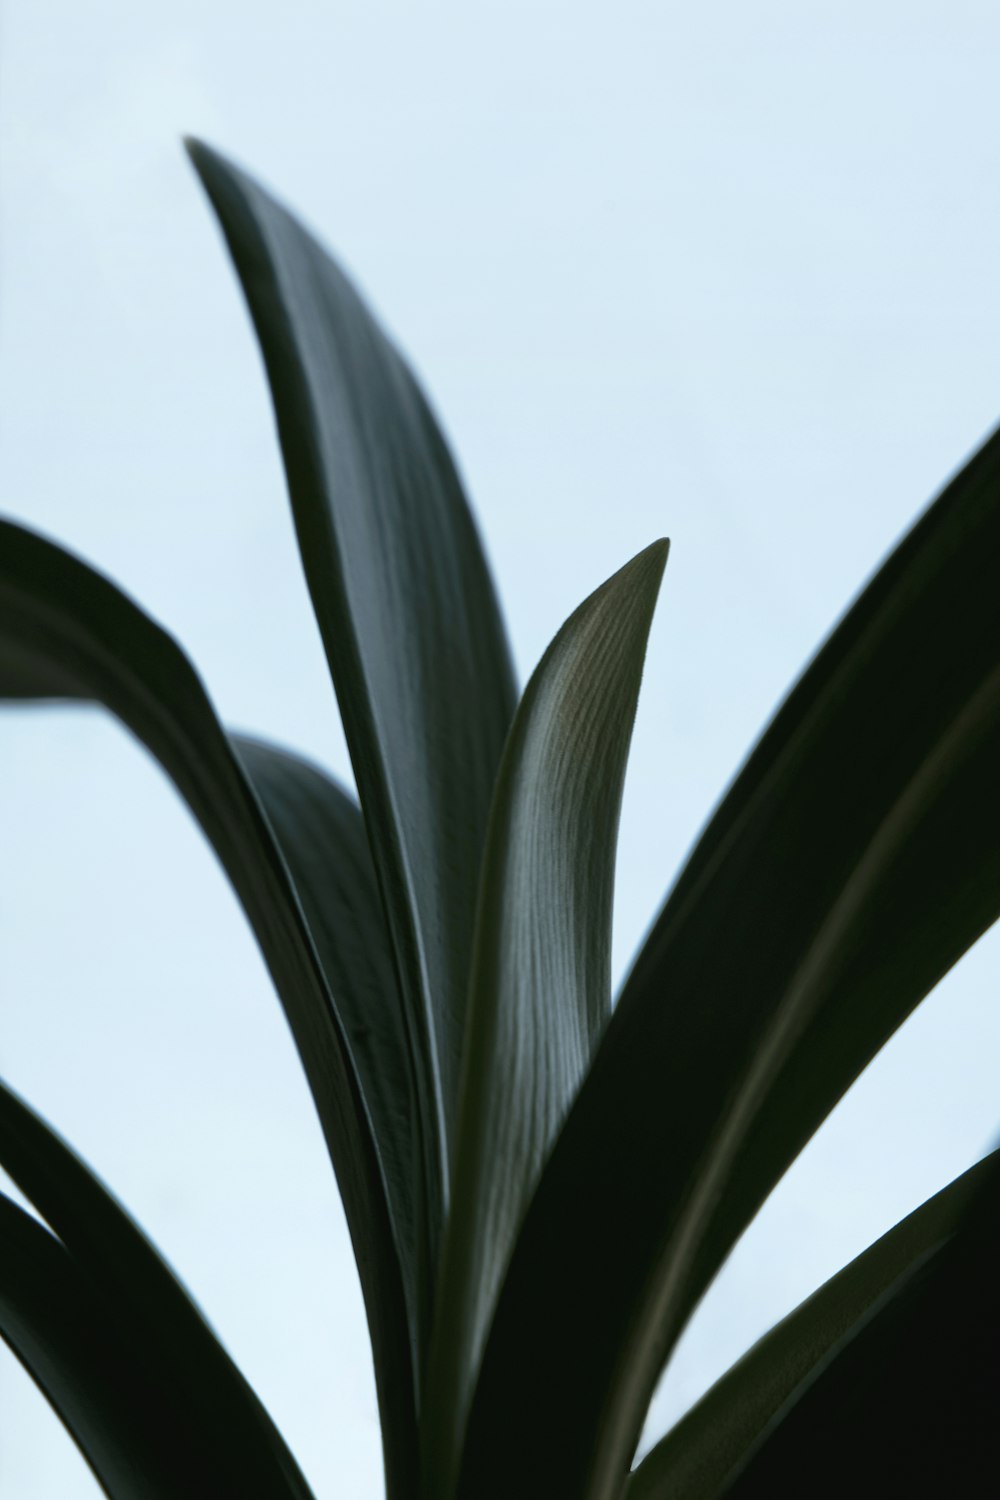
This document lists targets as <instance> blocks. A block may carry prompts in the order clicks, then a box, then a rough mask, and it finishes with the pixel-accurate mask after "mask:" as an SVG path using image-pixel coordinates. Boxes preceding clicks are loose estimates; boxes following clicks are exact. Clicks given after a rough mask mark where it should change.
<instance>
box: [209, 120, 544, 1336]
mask: <svg viewBox="0 0 1000 1500" xmlns="http://www.w3.org/2000/svg"><path fill="white" fill-rule="evenodd" d="M189 149H190V152H191V156H192V160H193V161H194V164H195V167H196V168H197V170H198V172H199V174H200V176H201V179H202V182H203V183H204V186H205V189H206V191H207V193H208V195H209V198H210V199H211V202H212V206H213V208H214V209H215V212H216V214H217V215H218V217H219V221H220V223H221V225H222V229H223V231H224V233H225V236H226V240H227V242H228V245H229V249H230V252H231V254H232V257H233V261H234V263H235V266H236V269H237V271H238V273H239V276H240V279H241V281H242V283H243V290H244V292H245V294H246V298H247V302H248V304H249V308H250V312H251V315H252V317H253V321H254V325H255V327H256V330H257V336H258V338H259V340H260V345H261V350H262V353H263V356H264V361H265V364H266V367H267V373H268V377H269V380H270V385H271V393H272V397H273V400H274V408H275V414H276V417H277V422H278V432H279V435H280V438H281V446H282V452H283V454H284V460H285V468H286V472H287V475H288V487H289V493H290V496H291V501H292V509H293V513H294V517H295V525H296V529H297V531H298V537H299V546H300V550H301V553H302V561H303V566H304V568H305V573H306V579H307V582H308V584H309V590H310V593H311V595H312V601H313V607H314V609H315V612H316V619H317V622H318V624H319V628H320V633H321V635H322V637H323V642H324V644H325V647H326V652H327V657H328V660H329V663H330V669H331V673H332V676H333V681H334V685H335V687H336V690H337V697H338V700H339V703H340V709H341V715H342V717H343V721H344V729H345V732H346V735H347V742H348V745H349V747H350V752H351V758H352V761H353V764H354V772H355V779H356V781H357V785H358V790H359V794H360V797H361V805H362V807H363V809H364V814H365V820H366V823H367V825H368V831H369V835H370V838H371V843H372V853H373V856H374V859H375V865H376V868H377V870H378V876H379V882H380V885H381V888H382V892H383V895H384V898H385V905H386V911H387V915H388V920H389V926H390V931H391V935H392V940H393V944H394V947H395V952H396V956H397V964H398V968H399V974H400V982H401V986H402V990H403V995H404V999H405V1001H406V1004H407V1007H408V1015H409V1026H410V1038H411V1047H412V1049H413V1053H414V1060H415V1066H416V1068H417V1075H418V1078H419V1081H420V1089H421V1098H420V1103H421V1107H422V1110H423V1134H424V1142H423V1147H424V1154H425V1173H426V1179H427V1181H426V1201H427V1205H428V1222H427V1224H426V1226H425V1235H426V1276H425V1299H426V1304H427V1310H428V1311H429V1304H430V1300H431V1297H432V1279H433V1274H434V1270H435V1267H436V1258H437V1242H438V1237H439V1234H440V1230H441V1224H442V1222H443V1214H444V1209H445V1204H446V1201H447V1160H448V1140H449V1136H450V1132H451V1128H452V1125H453V1120H454V1113H455V1108H456V1100H457V1089H458V1068H459V1060H460V1055H461V1043H462V1034H463V1029H464V1008H465V999H466V988H467V983H468V971H469V960H470V953H471V943H472V928H473V919H474V901H475V891H476V882H477V879H478V874H479V863H480V858H481V854H482V845H483V839H484V837H485V831H486V820H487V816H488V813H489V805H490V798H491V794H492V790H493V782H494V778H495V776H496V771H497V767H498V765H499V761H500V754H501V751H502V749H503V742H504V738H505V736H506V733H507V728H508V725H509V723H510V719H511V717H512V714H513V711H514V706H515V704H516V693H515V689H514V681H513V675H512V671H511V665H510V658H509V653H508V649H507V643H506V639H505V636H504V632H503V627H502V624H501V621H500V616H499V611H498V608H497V603H496V599H495V596H494V592H493V586H492V583H491V580H490V577H489V573H488V570H487V567H486V563H485V560H484V558H483V554H482V550H481V547H480V543H479V538H478V536H477V534H476V530H475V526H474V524H473V521H472V518H471V516H470V514H469V511H468V508H467V506H466V502H465V499H464V496H463V494H462V488H461V485H460V482H459V479H458V476H457V474H456V472H455V467H454V464H453V462H452V460H451V457H450V455H449V453H448V449H447V447H446V445H445V442H444V440H443V438H442V437H441V434H440V432H439V431H438V428H437V425H436V423H435V421H434V418H433V416H432V414H431V412H430V410H429V408H428V406H427V403H426V401H425V399H424V397H423V394H422V393H421V391H420V389H419V387H418V386H417V384H416V382H415V381H414V379H413V376H412V375H411V373H410V371H409V369H408V368H407V366H406V364H405V363H404V361H403V359H402V358H401V357H400V355H399V353H398V352H397V350H396V349H395V348H394V346H393V345H392V344H391V343H390V342H389V340H388V339H387V338H386V337H385V335H384V334H383V333H382V331H381V329H380V328H379V327H378V325H377V324H376V322H375V320H374V319H373V318H372V316H371V314H370V313H369V311H368V309H367V308H366V307H365V305H364V303H363V302H362V301H361V299H360V298H359V297H358V295H357V293H356V292H355V291H354V289H353V287H352V286H351V285H350V283H349V282H348V281H347V279H346V277H345V276H344V275H343V273H342V272H341V271H340V269H339V268H338V267H337V266H336V265H335V264H334V262H333V261H332V260H331V259H330V257H329V256H328V255H327V254H326V252H325V251H324V250H323V249H322V248H321V247H320V246H319V245H318V244H317V242H316V241H315V240H314V239H313V238H312V236H311V235H309V234H308V233H307V232H306V231H305V230H304V229H303V228H302V226H301V225H300V224H299V223H298V222H297V221H296V220H295V219H294V218H293V217H292V216H291V215H290V214H289V213H288V212H287V211H286V210H285V209H284V208H282V207H281V206H280V205H279V204H278V203H276V202H275V201H274V199H273V198H271V197H270V196H269V195H268V194H267V193H266V192H265V191H264V190H263V189H262V188H261V187H260V186H259V185H258V184H257V183H256V182H254V181H253V180H252V179H251V178H250V177H248V176H246V175H245V174H244V173H243V172H241V171H239V170H238V169H237V168H236V167H234V166H232V165H231V164H230V163H229V162H227V161H225V160H224V159H223V158H222V157H221V156H219V155H218V154H217V153H215V152H214V151H211V150H210V149H209V148H208V147H207V146H204V145H202V144H200V143H197V142H195V143H191V144H190V146H189Z"/></svg>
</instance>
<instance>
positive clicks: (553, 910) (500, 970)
mask: <svg viewBox="0 0 1000 1500" xmlns="http://www.w3.org/2000/svg"><path fill="white" fill-rule="evenodd" d="M667 545H668V544H667V543H666V542H663V541H661V542H656V543H654V544H653V546H651V547H648V548H647V549H646V550H645V551H644V552H641V553H640V554H639V555H638V557H635V558H633V559H632V561H631V562H630V563H628V564H627V565H626V566H625V567H624V568H622V569H621V570H620V571H619V572H617V573H616V574H615V575H614V576H613V577H612V578H610V579H609V580H608V582H607V583H605V584H603V585H602V586H601V588H599V589H598V590H597V591H596V592H595V593H593V594H591V596H590V597H589V599H587V600H586V601H585V602H584V603H583V604H581V605H580V607H579V609H577V610H576V611H575V612H574V613H573V614H572V615H571V616H570V618H569V619H568V620H567V622H566V624H565V625H564V626H563V627H562V629H561V630H560V631H559V633H558V635H557V636H556V637H555V639H554V640H553V642H552V644H551V645H550V646H549V648H548V650H547V651H546V653H545V655H544V656H543V658H542V660H541V662H540V664H539V666H538V668H537V669H536V671H535V673H534V675H533V676H532V678H531V681H530V682H529V683H528V686H527V688H526V690H525V694H524V697H523V699H522V700H521V705H520V707H519V708H518V711H517V714H516V716H515V718H514V724H513V727H512V729H511V733H510V738H509V739H508V741H507V748H506V750H505V751H504V757H503V761H502V763H501V767H500V774H499V777H498V779H497V786H496V793H495V796H494V802H493V810H492V813H491V816H490V826H489V833H488V837H487V843H486V853H485V856H484V860H483V875H482V884H481V888H480V896H479V913H478V920H477V927H476V943H475V952H474V959H473V967H472V977H471V984H470V992H469V1022H468V1032H467V1036H466V1051H465V1057H464V1059H463V1072H462V1106H461V1112H460V1115H459V1124H460V1129H459V1133H458V1137H457V1142H456V1154H455V1166H454V1187H455V1193H454V1199H453V1207H452V1212H451V1216H450V1218H449V1222H448V1233H447V1238H446V1241H445V1255H444V1260H443V1267H442V1276H441V1285H440V1291H439V1296H438V1304H437V1305H438V1312H437V1321H436V1324H435V1330H434V1345H433V1349H434V1357H433V1359H432V1364H431V1376H430V1386H429V1394H428V1403H427V1410H426V1423H425V1431H426V1434H427V1441H426V1442H425V1462H426V1464H427V1468H426V1472H425V1475H424V1493H425V1494H427V1495H428V1496H440V1495H447V1494H449V1493H450V1492H451V1488H452V1484H453V1481H454V1468H455V1465H456V1462H457V1459H458V1454H459V1444H460V1440H461V1434H462V1430H463V1428H464V1421H465V1415H466V1412H467V1409H468V1404H469V1399H470V1397H471V1393H472V1385H473V1382H474V1379H475V1375H476V1371H477V1368H478V1364H479V1358H480V1354H481V1351H482V1344H483V1339H484V1338H485V1334H486V1330H487V1328H488V1327H489V1320H490V1317H491V1316H492V1312H493V1307H494V1304H495V1301H496V1295H497V1291H498V1289H499V1286H500V1282H501V1279H502V1277H503V1273H504V1270H505V1269H506V1265H507V1261H508V1259H509V1257H510V1252H511V1249H512V1247H513V1243H514V1238H515V1236H516V1234H517V1230H518V1227H519V1225H520V1222H521V1219H522V1217H523V1214H524V1210H525V1207H526V1205H527V1202H528V1198H529V1197H530V1194H531V1192H532V1190H533V1188H534V1186H535V1183H536V1182H537V1180H538V1175H539V1172H540V1171H541V1167H542V1164H543V1162H544V1161H545V1158H546V1156H547V1155H548V1152H549V1148H550V1147H551V1145H552V1142H553V1140H554V1139H555V1136H556V1133H557V1131H558V1129H559V1127H560V1125H561V1124H562V1121H563V1118H564V1116H565V1114H566V1111H567V1109H568V1108H569V1105H570V1103H571V1102H572V1099H573V1096H574V1094H575V1093H576V1091H577V1089H578V1087H579V1085H580V1080H581V1079H582V1078H583V1076H584V1073H585V1072H586V1069H587V1067H588V1065H589V1062H590V1058H591V1056H592V1053H593V1050H594V1046H595V1044H596V1042H597V1039H598V1037H599V1036H600V1034H601V1032H602V1031H603V1029H604V1026H605V1024H606V1022H607V1019H608V1017H609V1015H610V1013H611V908H612V898H613V894H614V868H615V851H616V845H617V837H618V816H619V812H620V809H621V797H622V786H623V783H624V779H625V764H626V760H627V758H628V747H629V742H630V740H631V738H632V723H633V720H634V718H635V710H636V703H637V700H638V696H639V683H640V680H641V677H642V664H643V659H644V657H645V654H646V638H647V635H648V633H649V626H650V622H651V620H652V616H653V607H654V605H655V602H656V595H657V591H658V589H659V586H660V579H661V578H662V576H663V568H664V564H665V562H666V557H667Z"/></svg>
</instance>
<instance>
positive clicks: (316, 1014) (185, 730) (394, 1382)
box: [0, 522, 416, 1495]
mask: <svg viewBox="0 0 1000 1500" xmlns="http://www.w3.org/2000/svg"><path fill="white" fill-rule="evenodd" d="M0 696H7V697H21V698H25V697H34V698H51V697H59V698H80V699H88V700H95V701H97V702H100V703H103V704H104V705H105V707H107V708H109V709H110V710H111V712H112V713H114V714H116V715H117V716H118V718H119V719H121V720H122V722H123V723H124V724H125V725H127V727H128V728H129V729H131V730H132V732H133V733H134V734H135V735H136V736H137V737H138V738H139V739H140V740H141V741H142V742H143V743H144V744H145V745H146V747H147V748H148V749H149V750H150V751H151V752H152V753H153V754H154V755H155V756H156V758H157V759H158V760H159V761H160V763H161V765H162V766H163V768H164V770H166V771H167V773H168V774H169V776H170V777H171V779H172V780H173V782H174V784H175V786H176V787H177V789H178V791H179V792H180V793H181V795H182V796H183V797H184V798H185V800H186V801H187V803H188V805H189V807H190V808H191V811H192V812H193V813H194V815H195V817H196V818H197V820H198V822H199V823H200V824H201V827H202V828H203V830H204V832H205V833H206V835H207V837H208V839H209V841H210V843H211V844H212V846H213V848H214V849H215V852H216V854H217V855H218V857H219V859H220V861H221V863H222V865H223V867H224V869H225V870H226V873H227V874H228V876H229V878H230V880H231V882H232V884H233V887H234V889H235V891H236V893H237V895H238V896H239V898H240V900H241V902H242V904H243V907H244V909H245V911H246V913H247V916H248V918H249V920H250V924H251V927H252V928H253V931H254V933H255V935H256V937H257V940H258V942H259V944H260V947H261V951H262V953H263V955H264V958H265V960H266V962H267V965H268V968H269V969H270V972H271V975H272V977H273V979H274V982H275V987H276V989H277V991H278V995H279V997H280V999H281V1002H282V1006H283V1007H284V1010H285V1014H286V1016H287V1018H288V1021H289V1024H290V1026H291V1029H292V1033H293V1035H294V1037H295V1041H296V1044H297V1046H298V1050H299V1056H300V1058H301V1060H302V1064H303V1067H304V1069H305V1072H306V1076H307V1078H308V1080H309V1086H310V1088H311V1090H312V1094H313V1099H314V1101H315V1103H316V1108H317V1111H318V1113H319V1117H320V1121H321V1124H322V1126H323V1132H324V1136H325V1138H326V1142H327V1146H328V1149H329V1151H330V1155H331V1158H332V1160H333V1164H334V1167H335V1170H336V1173H337V1179H338V1182H339V1184H340V1190H341V1195H342V1197H343V1200H344V1208H345V1211H346V1214H347V1221H348V1225H349V1227H350V1231H351V1237H352V1241H353V1244H354V1250H355V1255H356V1257H357V1261H358V1267H359V1270H360V1274H361V1284H362V1290H363V1292H364V1297H365V1306H366V1309H367V1313H368V1323H369V1328H370V1330H371V1337H372V1347H373V1351H374V1356H375V1372H376V1379H377V1383H378V1391H379V1405H380V1409H381V1412H382V1429H383V1440H384V1444H385V1453H386V1468H387V1476H388V1484H389V1492H390V1494H391V1495H396V1494H398V1495H406V1494H407V1493H408V1490H409V1486H410V1485H411V1483H412V1476H413V1473H414V1470H415V1444H416V1419H415V1404H414V1394H413V1371H412V1364H411V1357H410V1340H409V1338H408V1336H407V1328H408V1319H407V1314H406V1306H405V1299H404V1291H403V1278H402V1273H401V1269H400V1260H399V1253H398V1249H397V1244H396V1242H395V1238H394V1234H393V1229H392V1225H391V1221H390V1217H389V1210H388V1205H387V1200H386V1192H385V1187H384V1184H383V1179H382V1174H381V1168H380V1163H379V1158H378V1152H377V1149H376V1146H375V1142H374V1140H373V1137H372V1133H371V1128H370V1123H369V1118H368V1114H367V1111H366V1109H365V1106H364V1103H363V1101H362V1098H361V1093H360V1089H359V1085H358V1080H357V1076H356V1073H355V1068H354V1065H353V1062H352V1060H351V1057H350V1048H349V1040H348V1038H347V1035H346V1033H345V1028H344V1027H343V1025H342V1024H341V1021H340V1019H339V1017H338V1014H337V1011H336V1008H335V1004H334V1000H333V997H332V996H331V994H330V992H329V988H328V986H327V984H326V980H325V977H324V975H323V972H322V970H321V968H320V965H319V962H318V959H317V956H316V950H315V947H314V945H313V942H312V939H311V937H310V934H309V931H308V929H307V927H306V923H305V919H304V917H303V915H302V910H301V907H300V905H299V902H298V900H297V897H296V894H295V890H294V888H293V886H292V883H291V880H290V878H289V875H288V870H287V867H286V865H285V862H284V859H283V858H282V855H281V852H280V851H279V849H278V847H277V845H276V843H275V840H274V837H273V835H272V833H271V829H270V826H269V824H268V823H267V821H266V819H265V816H264V814H263V812H262V811H261V808H260V805H259V803H258V801H257V798H256V796H255V794H254V792H253V789H252V788H251V786H250V784H249V782H248V781H247V778H246V776H245V774H244V772H243V770H242V768H241V766H240V763H239V761H238V760H237V758H236V755H235V753H234V751H233V748H232V746H231V745H230V742H229V740H228V738H227V737H226V734H225V732H224V731H223V729H222V728H221V726H220V725H219V722H218V720H217V719H216V717H215V714H214V711H213V709H212V706H211V704H210V703H209V701H208V698H207V697H206V695H205V692H204V689H203V688H202V686H201V683H200V682H199V680H198V678H197V676H196V675H195V673H194V671H193V670H192V668H191V666H190V664H189V662H188V661H187V659H186V657H185V656H184V655H183V653H182V652H181V651H180V650H179V649H178V647H177V646H176V645H175V643H174V642H173V641H172V640H171V639H170V637H169V636H167V635H166V634H165V633H164V632H163V631H162V630H160V629H159V627H158V626H156V625H154V624H153V622H152V621H151V620H150V619H148V618H147V617H146V616H145V615H144V614H143V613H142V611H141V610H139V609H138V608H137V607H136V606H135V605H134V604H132V603H131V602H130V601H129V600H128V599H126V598H125V596H124V595H123V594H121V593H120V592H119V591H118V590H117V589H116V588H115V587H114V586H113V585H112V584H111V583H109V582H108V581H107V580H106V579H104V578H101V577H100V575H99V574H97V573H95V572H93V571H92V570H91V569H90V568H88V567H87V566H86V565H85V564H84V563H82V562H79V561H78V560H77V559H75V558H73V557H71V556H70V555H69V554H68V553H66V552H64V551H63V550H62V549H61V548H59V547H56V546H54V545H53V544H52V543H50V542H47V541H45V540H44V539H43V538H41V537H38V536H35V535H33V534H32V533H31V532H29V531H25V530H24V529H22V528H21V527H19V526H15V525H13V524H11V523H9V522H0Z"/></svg>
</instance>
